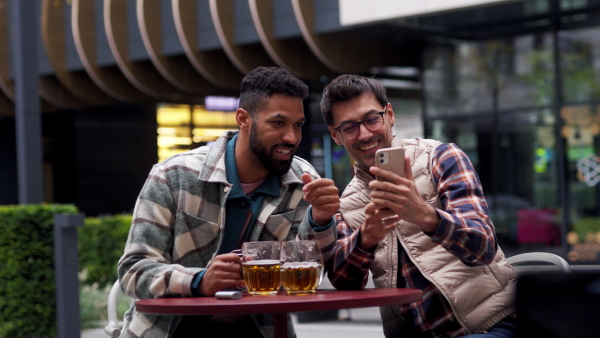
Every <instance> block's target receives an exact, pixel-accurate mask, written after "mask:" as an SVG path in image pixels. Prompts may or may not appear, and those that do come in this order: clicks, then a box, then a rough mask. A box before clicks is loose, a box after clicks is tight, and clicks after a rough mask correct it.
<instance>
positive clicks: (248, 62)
mask: <svg viewBox="0 0 600 338" xmlns="http://www.w3.org/2000/svg"><path fill="white" fill-rule="evenodd" d="M233 6H234V4H233V0H210V15H211V17H212V19H213V23H214V25H215V29H216V31H217V36H218V37H219V41H221V45H222V46H223V49H224V50H225V53H227V56H228V57H229V59H230V60H231V62H233V64H234V65H235V66H236V67H237V69H239V70H240V71H241V72H242V73H244V74H247V73H249V72H250V71H251V70H252V69H254V68H256V67H258V66H275V63H274V62H273V60H271V59H270V58H269V55H268V54H267V52H266V51H265V50H264V48H263V46H262V45H261V44H248V45H238V44H236V43H235V31H234V23H235V22H234V15H233Z"/></svg>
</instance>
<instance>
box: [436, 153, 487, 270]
mask: <svg viewBox="0 0 600 338" xmlns="http://www.w3.org/2000/svg"><path fill="white" fill-rule="evenodd" d="M432 171H433V176H434V179H435V181H436V184H437V187H438V196H440V199H441V201H442V203H443V204H444V210H438V214H439V215H440V217H441V221H440V223H439V226H438V228H437V230H436V231H435V233H434V234H433V237H432V238H433V240H434V241H435V242H436V243H439V244H440V245H442V246H443V247H444V248H446V250H448V251H449V252H451V253H452V254H454V255H455V256H457V257H458V258H459V259H461V260H462V261H463V262H464V263H465V264H467V265H484V264H489V263H490V262H491V261H492V260H493V259H494V256H495V255H496V250H497V247H498V244H497V241H496V235H495V233H494V225H493V223H492V220H491V218H490V215H489V210H488V207H487V203H486V201H485V197H484V195H483V188H482V187H481V182H480V181H479V177H478V176H477V173H476V172H475V169H474V168H473V165H472V164H471V161H470V160H469V158H468V157H467V155H466V154H465V153H464V152H463V151H462V150H461V149H460V148H459V147H458V146H456V145H455V144H453V143H451V144H442V145H440V146H439V147H438V148H437V149H436V153H435V155H434V159H433V170H432Z"/></svg>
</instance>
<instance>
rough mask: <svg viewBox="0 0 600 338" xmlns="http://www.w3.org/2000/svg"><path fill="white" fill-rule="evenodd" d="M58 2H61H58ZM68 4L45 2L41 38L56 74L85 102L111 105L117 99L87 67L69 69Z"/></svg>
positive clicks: (49, 0)
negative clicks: (104, 88) (66, 21)
mask: <svg viewBox="0 0 600 338" xmlns="http://www.w3.org/2000/svg"><path fill="white" fill-rule="evenodd" d="M57 4H58V5H57ZM63 6H65V4H63V3H62V2H55V1H53V0H44V1H43V3H42V29H41V31H42V39H43V41H44V46H45V48H46V53H47V55H48V60H49V61H50V64H51V65H52V68H53V69H54V74H55V76H56V78H57V79H58V81H59V82H60V83H61V84H62V85H63V87H64V88H65V89H66V90H67V91H69V92H70V93H71V94H73V96H74V97H76V98H77V99H78V100H81V101H82V102H84V103H86V104H93V105H108V104H114V103H116V101H115V100H114V99H113V98H111V97H110V96H108V95H107V94H106V93H105V92H103V91H102V90H100V88H98V86H96V85H95V83H94V82H93V81H92V80H91V79H90V77H89V76H88V75H87V73H86V72H84V71H69V69H68V67H67V42H66V36H67V34H65V10H66V9H65V8H64V7H63Z"/></svg>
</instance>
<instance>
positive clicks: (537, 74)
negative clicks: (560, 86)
mask: <svg viewBox="0 0 600 338" xmlns="http://www.w3.org/2000/svg"><path fill="white" fill-rule="evenodd" d="M551 41H552V40H551V35H550V34H548V33H543V34H535V35H524V36H518V37H512V38H506V39H501V40H500V39H499V40H489V41H479V42H466V41H463V42H457V43H454V44H449V45H444V46H437V47H434V48H430V49H428V50H427V51H426V52H425V55H426V56H425V59H426V63H425V64H426V68H425V93H424V95H425V98H426V100H427V101H426V109H427V111H426V113H427V116H431V117H434V116H453V115H461V114H478V113H486V112H492V111H497V110H506V109H517V108H525V107H534V106H538V107H539V106H544V105H548V104H551V103H552V100H553V98H554V63H553V54H552V43H551Z"/></svg>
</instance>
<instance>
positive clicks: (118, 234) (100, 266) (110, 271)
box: [77, 215, 131, 288]
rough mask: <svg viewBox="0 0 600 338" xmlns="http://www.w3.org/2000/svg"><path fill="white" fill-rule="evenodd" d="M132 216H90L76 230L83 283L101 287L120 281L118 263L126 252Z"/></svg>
mask: <svg viewBox="0 0 600 338" xmlns="http://www.w3.org/2000/svg"><path fill="white" fill-rule="evenodd" d="M130 225H131V215H114V216H104V217H98V218H91V217H88V218H86V219H85V225H84V226H83V227H80V228H78V229H77V237H78V238H77V240H78V242H79V270H80V271H81V272H82V274H81V282H82V283H83V284H87V285H92V284H95V283H97V284H98V286H99V287H100V288H103V287H105V286H106V285H112V284H113V283H114V282H115V281H116V280H117V262H118V261H119V258H121V256H122V255H123V249H125V242H127V234H128V233H129V227H130Z"/></svg>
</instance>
